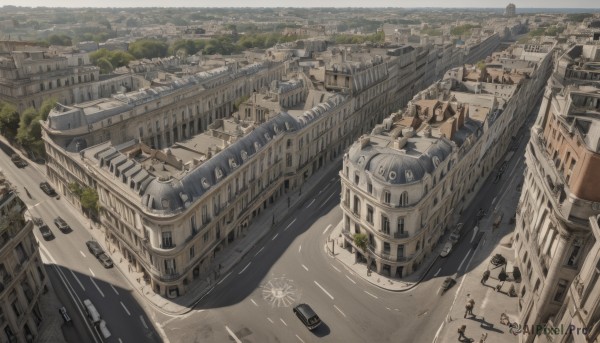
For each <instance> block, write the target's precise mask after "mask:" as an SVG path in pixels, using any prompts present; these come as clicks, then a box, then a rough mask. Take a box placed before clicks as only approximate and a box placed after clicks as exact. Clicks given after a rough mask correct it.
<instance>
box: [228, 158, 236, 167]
mask: <svg viewBox="0 0 600 343" xmlns="http://www.w3.org/2000/svg"><path fill="white" fill-rule="evenodd" d="M229 166H230V167H231V168H233V169H235V168H237V167H238V165H237V163H236V162H235V160H234V159H233V158H230V159H229Z"/></svg>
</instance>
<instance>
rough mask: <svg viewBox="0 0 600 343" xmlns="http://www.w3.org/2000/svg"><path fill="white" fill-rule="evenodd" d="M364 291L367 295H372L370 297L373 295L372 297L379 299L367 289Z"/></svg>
mask: <svg viewBox="0 0 600 343" xmlns="http://www.w3.org/2000/svg"><path fill="white" fill-rule="evenodd" d="M364 292H365V293H367V294H368V295H370V296H372V297H373V298H375V299H379V298H378V297H377V296H376V295H373V294H371V293H369V292H367V291H364Z"/></svg>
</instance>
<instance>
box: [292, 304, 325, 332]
mask: <svg viewBox="0 0 600 343" xmlns="http://www.w3.org/2000/svg"><path fill="white" fill-rule="evenodd" d="M293 311H294V313H295V314H296V316H298V318H299V319H300V321H302V323H303V324H304V325H306V327H307V328H308V329H309V330H314V329H316V328H317V326H319V325H321V318H319V316H317V314H316V313H315V311H313V309H312V308H311V307H310V306H308V305H307V304H300V305H298V306H296V307H294V309H293Z"/></svg>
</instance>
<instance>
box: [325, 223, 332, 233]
mask: <svg viewBox="0 0 600 343" xmlns="http://www.w3.org/2000/svg"><path fill="white" fill-rule="evenodd" d="M329 229H331V224H329V225H327V228H325V231H323V234H326V233H327V230H329Z"/></svg>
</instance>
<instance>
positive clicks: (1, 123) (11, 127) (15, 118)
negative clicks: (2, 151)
mask: <svg viewBox="0 0 600 343" xmlns="http://www.w3.org/2000/svg"><path fill="white" fill-rule="evenodd" d="M19 120H20V119H19V112H17V108H16V107H15V106H13V105H12V104H8V103H0V133H1V134H3V135H4V136H6V137H7V138H9V139H12V138H14V137H15V136H16V135H17V129H18V128H19Z"/></svg>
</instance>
